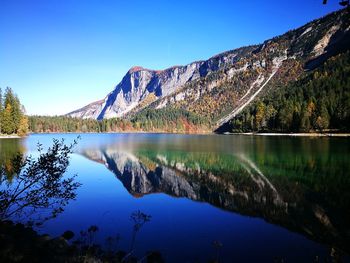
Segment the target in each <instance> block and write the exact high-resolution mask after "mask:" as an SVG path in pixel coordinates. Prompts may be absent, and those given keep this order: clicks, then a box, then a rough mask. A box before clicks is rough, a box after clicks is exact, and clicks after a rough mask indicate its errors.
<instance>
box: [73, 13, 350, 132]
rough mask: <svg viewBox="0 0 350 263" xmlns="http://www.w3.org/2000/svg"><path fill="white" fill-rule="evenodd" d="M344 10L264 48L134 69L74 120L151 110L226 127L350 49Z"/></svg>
mask: <svg viewBox="0 0 350 263" xmlns="http://www.w3.org/2000/svg"><path fill="white" fill-rule="evenodd" d="M349 29H350V19H349V10H348V9H344V10H341V11H338V12H335V13H332V14H330V15H328V16H326V17H323V18H321V19H318V20H315V21H313V22H310V23H308V24H307V25H305V26H303V27H301V28H298V29H296V30H291V31H289V32H287V33H286V34H284V35H282V36H279V37H275V38H273V39H270V40H267V41H265V42H264V43H263V44H261V45H254V46H249V47H243V48H239V49H235V50H231V51H227V52H224V53H222V54H219V55H216V56H214V57H212V58H210V59H208V60H205V61H197V62H193V63H191V64H188V65H186V66H175V67H171V68H168V69H165V70H160V71H157V70H149V69H145V68H142V67H133V68H131V69H130V70H129V71H128V72H127V74H126V75H125V76H124V78H123V79H122V81H121V82H120V83H119V84H118V85H117V86H116V87H115V89H114V90H113V91H112V92H111V93H109V94H108V95H107V96H106V97H105V99H104V100H101V101H97V102H94V103H92V104H90V105H87V106H85V107H83V108H81V109H79V110H76V111H74V112H71V113H69V114H68V115H69V116H72V117H79V118H94V119H104V118H112V117H126V116H129V115H133V114H137V113H138V112H140V110H142V109H143V108H145V107H148V108H153V109H160V108H164V107H176V108H182V109H185V110H187V111H189V112H192V113H195V114H198V115H204V116H205V117H206V118H208V119H210V120H211V121H212V123H215V124H216V126H220V125H222V124H223V123H225V122H227V121H228V120H230V119H231V118H233V117H234V116H235V115H236V114H238V113H239V112H241V111H242V110H243V109H244V108H245V107H246V106H247V105H248V104H250V103H251V102H252V101H253V100H255V98H256V97H258V96H261V94H263V93H264V91H265V90H268V89H270V88H274V87H276V86H278V85H284V84H286V83H288V82H289V81H295V80H296V79H298V77H299V76H300V75H301V74H302V73H303V72H304V71H305V70H310V69H313V68H316V67H317V66H318V65H320V63H322V62H323V61H325V60H327V59H328V58H329V57H330V56H333V55H335V54H337V53H339V52H342V51H344V50H347V49H349V46H350V30H349Z"/></svg>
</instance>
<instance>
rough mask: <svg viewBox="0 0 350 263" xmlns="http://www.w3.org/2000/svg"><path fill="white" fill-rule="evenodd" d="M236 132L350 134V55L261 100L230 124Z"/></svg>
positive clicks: (327, 64) (339, 58)
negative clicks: (340, 132)
mask: <svg viewBox="0 0 350 263" xmlns="http://www.w3.org/2000/svg"><path fill="white" fill-rule="evenodd" d="M229 126H230V127H229V129H228V130H229V131H233V132H250V131H256V132H260V131H266V132H276V131H277V132H313V131H318V132H323V131H349V130H350V52H349V51H348V52H346V53H343V54H341V55H338V56H335V57H333V58H331V59H329V60H328V61H327V62H325V63H324V65H323V66H322V67H320V68H319V69H317V70H315V71H313V72H310V73H306V76H305V77H303V78H301V79H300V80H298V81H296V82H294V83H291V84H289V85H287V86H285V87H281V88H279V89H275V90H274V91H273V92H271V94H268V95H267V96H265V97H263V98H260V99H259V100H257V101H256V102H255V103H253V104H252V105H251V106H250V107H247V108H246V109H245V110H244V111H243V112H242V113H240V114H239V115H238V116H236V117H235V118H234V119H233V120H231V121H230V123H229Z"/></svg>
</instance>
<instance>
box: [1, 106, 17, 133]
mask: <svg viewBox="0 0 350 263" xmlns="http://www.w3.org/2000/svg"><path fill="white" fill-rule="evenodd" d="M1 131H2V133H5V134H12V133H14V131H15V128H14V125H13V118H12V106H11V104H7V105H6V108H5V110H4V112H3V116H2V126H1Z"/></svg>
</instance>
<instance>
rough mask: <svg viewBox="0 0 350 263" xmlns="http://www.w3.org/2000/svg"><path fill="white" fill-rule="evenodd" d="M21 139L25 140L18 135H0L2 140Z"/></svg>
mask: <svg viewBox="0 0 350 263" xmlns="http://www.w3.org/2000/svg"><path fill="white" fill-rule="evenodd" d="M20 138H23V137H21V136H18V135H15V134H13V135H4V134H1V135H0V139H20Z"/></svg>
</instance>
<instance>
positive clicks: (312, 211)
mask: <svg viewBox="0 0 350 263" xmlns="http://www.w3.org/2000/svg"><path fill="white" fill-rule="evenodd" d="M76 137H77V135H76V134H50V135H31V136H29V137H28V138H26V139H6V140H5V139H4V140H0V160H1V162H2V163H4V162H6V160H8V159H9V156H11V155H12V154H13V153H14V152H17V151H21V152H23V153H26V154H31V155H33V156H37V151H36V144H37V143H38V142H40V143H41V144H43V146H44V147H49V146H50V145H51V144H52V138H58V139H60V138H65V140H66V142H68V143H69V142H71V141H72V140H73V139H74V138H76ZM349 171H350V140H349V139H345V138H288V137H262V136H261V137H260V136H257V137H254V136H218V135H171V134H82V135H81V140H80V141H79V144H78V146H77V148H76V150H75V153H74V154H73V155H72V158H71V164H70V166H69V169H68V172H67V175H73V174H77V177H76V180H77V181H79V182H80V183H81V184H82V185H81V186H80V187H79V188H78V189H77V192H76V193H77V198H76V200H71V201H70V202H69V203H68V205H67V206H66V207H65V209H64V211H63V212H62V213H61V214H59V215H58V217H57V218H55V219H52V220H49V221H47V222H46V223H44V224H43V225H42V226H40V227H37V228H36V229H37V230H38V231H39V232H40V233H48V234H50V235H52V236H59V235H61V234H62V233H63V232H64V231H66V230H72V231H73V232H74V233H75V234H76V236H78V235H79V232H80V231H81V230H86V229H88V228H89V226H91V225H96V226H98V228H99V230H98V232H97V233H96V236H95V241H96V242H98V243H99V244H101V245H102V246H107V245H106V239H107V238H108V237H109V236H113V237H116V236H118V237H120V238H118V240H119V241H118V243H117V242H116V243H115V246H118V249H121V250H125V251H128V250H129V249H130V246H131V243H132V238H133V224H134V223H133V221H132V220H130V215H131V214H132V213H133V212H135V211H141V212H142V213H145V214H147V215H150V216H151V219H150V221H149V222H146V223H145V224H144V225H143V226H142V227H141V228H140V230H139V231H138V232H137V235H136V237H135V242H134V244H133V246H134V249H135V255H136V256H138V257H139V258H141V257H142V256H143V255H145V254H146V253H147V252H148V251H159V252H160V253H161V254H162V256H163V258H164V259H165V260H166V261H167V262H208V261H209V260H211V259H217V258H219V260H220V262H273V261H274V260H281V259H284V262H314V260H315V257H317V256H318V257H319V258H320V261H322V262H324V260H325V259H328V260H331V259H332V258H333V259H335V258H341V259H342V260H343V261H344V262H348V261H349V256H348V255H349V252H350V191H349V187H350V172H349Z"/></svg>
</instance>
